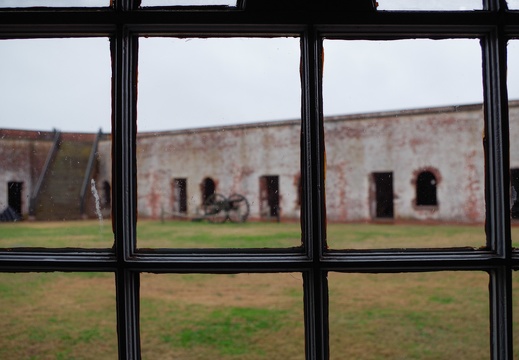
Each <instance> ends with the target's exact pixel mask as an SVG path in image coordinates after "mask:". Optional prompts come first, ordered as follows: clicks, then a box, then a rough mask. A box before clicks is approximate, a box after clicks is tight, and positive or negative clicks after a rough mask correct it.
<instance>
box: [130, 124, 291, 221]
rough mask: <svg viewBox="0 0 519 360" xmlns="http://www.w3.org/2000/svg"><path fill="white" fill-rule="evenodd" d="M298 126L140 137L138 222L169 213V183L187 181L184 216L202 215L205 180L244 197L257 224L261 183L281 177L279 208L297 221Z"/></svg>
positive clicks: (226, 129) (257, 127)
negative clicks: (210, 179) (209, 180)
mask: <svg viewBox="0 0 519 360" xmlns="http://www.w3.org/2000/svg"><path fill="white" fill-rule="evenodd" d="M300 129H301V128H300V125H299V123H298V122H297V123H296V122H290V123H284V124H277V125H272V124H270V125H259V126H250V127H249V126H248V127H226V128H220V129H209V130H207V129H206V130H199V131H179V132H171V133H169V134H166V133H162V134H159V135H145V136H144V135H143V136H140V137H139V139H138V144H137V168H138V186H137V188H138V211H139V216H143V217H148V216H149V217H159V216H160V214H161V211H162V210H164V211H165V212H168V213H169V212H171V211H172V209H173V203H172V201H173V200H174V199H173V194H172V181H173V179H174V178H186V179H187V197H188V213H189V214H191V215H195V214H197V213H200V212H201V209H200V206H201V204H202V191H201V184H202V182H203V180H204V179H205V178H206V177H210V178H212V179H213V180H214V181H215V183H216V192H217V193H221V194H223V195H224V196H229V195H231V194H233V193H239V194H242V195H244V196H245V197H246V198H247V199H248V201H249V203H250V207H251V214H250V216H251V217H253V218H258V217H259V215H260V213H259V211H260V205H259V178H260V177H261V176H264V175H277V176H279V183H280V184H279V189H280V208H281V213H282V215H283V216H285V217H293V218H297V217H298V216H299V206H298V204H297V196H298V193H297V182H296V183H295V181H294V179H295V178H296V177H298V176H299V167H300V166H299V163H300V160H299V159H300V146H299V141H300V133H301V130H300Z"/></svg>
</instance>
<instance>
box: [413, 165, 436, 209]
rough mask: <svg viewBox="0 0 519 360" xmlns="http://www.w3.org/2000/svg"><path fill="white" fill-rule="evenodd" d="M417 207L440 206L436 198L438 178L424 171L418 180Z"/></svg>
mask: <svg viewBox="0 0 519 360" xmlns="http://www.w3.org/2000/svg"><path fill="white" fill-rule="evenodd" d="M416 205H419V206H437V205H438V200H437V198H436V176H434V174H433V173H432V172H430V171H422V172H421V173H420V174H419V175H418V177H417V178H416Z"/></svg>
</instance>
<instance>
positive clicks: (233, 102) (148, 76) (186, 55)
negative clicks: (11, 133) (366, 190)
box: [0, 0, 519, 132]
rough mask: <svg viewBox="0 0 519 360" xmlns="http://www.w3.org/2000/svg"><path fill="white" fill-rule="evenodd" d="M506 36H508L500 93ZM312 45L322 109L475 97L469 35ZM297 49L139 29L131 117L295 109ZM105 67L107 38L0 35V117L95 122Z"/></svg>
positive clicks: (186, 117) (250, 116) (518, 89)
mask: <svg viewBox="0 0 519 360" xmlns="http://www.w3.org/2000/svg"><path fill="white" fill-rule="evenodd" d="M4 1H5V0H4ZM69 1H70V0H69ZM96 1H97V0H96ZM393 1H395V0H393ZM1 3H2V0H0V4H1ZM518 42H519V41H512V42H511V44H510V45H509V63H510V64H511V65H510V67H509V92H510V97H511V98H519V77H518V76H519V69H518V67H519V66H517V65H513V64H519V46H518ZM324 49H325V64H324V85H323V103H324V111H325V115H340V114H352V113H364V112H372V111H384V110H400V109H408V108H421V107H432V106H443V105H462V104H470V103H478V102H482V99H483V96H482V79H481V50H480V45H479V41H478V40H474V39H467V40H454V39H451V40H400V41H385V42H379V41H339V40H325V41H324ZM299 50H300V46H299V39H297V38H277V39H260V38H254V39H251V38H242V39H239V38H230V39H171V38H142V39H141V40H140V45H139V89H138V99H139V100H138V129H139V130H140V131H156V130H172V129H185V128H193V127H203V126H219V125H227V124H240V123H250V122H259V121H275V120H284V119H298V118H300V112H301V110H300V109H301V100H300V99H301V90H300V78H299V55H300V54H299ZM110 77H111V74H110V53H109V41H108V39H107V38H89V39H51V40H49V39H33V40H0V127H1V128H17V129H36V130H52V129H53V128H57V129H60V130H62V131H87V132H95V131H97V130H98V129H99V128H102V129H103V131H104V132H107V131H109V130H110V116H111V115H110V114H111V110H110Z"/></svg>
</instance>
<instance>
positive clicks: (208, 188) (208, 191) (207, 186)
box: [202, 177, 216, 204]
mask: <svg viewBox="0 0 519 360" xmlns="http://www.w3.org/2000/svg"><path fill="white" fill-rule="evenodd" d="M215 191H216V185H215V183H214V181H213V179H211V178H209V177H207V178H205V179H204V181H203V182H202V204H205V202H206V200H207V199H209V197H210V196H211V195H213V194H214V193H215Z"/></svg>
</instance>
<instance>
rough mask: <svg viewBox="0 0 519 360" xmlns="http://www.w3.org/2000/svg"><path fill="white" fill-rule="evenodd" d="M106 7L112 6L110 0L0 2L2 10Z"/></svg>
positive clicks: (5, 0)
mask: <svg viewBox="0 0 519 360" xmlns="http://www.w3.org/2000/svg"><path fill="white" fill-rule="evenodd" d="M106 6H110V0H0V8H27V7H106Z"/></svg>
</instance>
